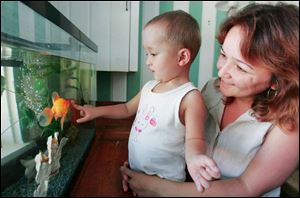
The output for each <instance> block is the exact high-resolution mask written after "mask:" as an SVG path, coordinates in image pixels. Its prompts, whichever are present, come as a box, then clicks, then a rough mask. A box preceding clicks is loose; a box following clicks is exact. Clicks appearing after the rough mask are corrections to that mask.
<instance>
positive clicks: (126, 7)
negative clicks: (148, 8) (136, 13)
mask: <svg viewBox="0 0 300 198" xmlns="http://www.w3.org/2000/svg"><path fill="white" fill-rule="evenodd" d="M126 11H128V1H126Z"/></svg>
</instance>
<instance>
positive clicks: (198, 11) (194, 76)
mask: <svg viewBox="0 0 300 198" xmlns="http://www.w3.org/2000/svg"><path fill="white" fill-rule="evenodd" d="M189 13H190V14H191V15H192V16H193V17H194V18H195V19H196V20H197V22H198V24H199V27H201V17H202V1H191V2H190V10H189ZM200 31H201V28H200ZM199 59H200V50H199V53H198V55H197V56H196V58H195V60H194V62H193V63H192V66H191V68H190V80H191V81H192V82H193V83H194V85H195V86H197V85H198V77H199V75H198V74H199Z"/></svg>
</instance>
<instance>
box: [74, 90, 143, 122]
mask: <svg viewBox="0 0 300 198" xmlns="http://www.w3.org/2000/svg"><path fill="white" fill-rule="evenodd" d="M139 101H140V92H139V93H138V94H137V95H136V96H135V97H133V98H132V99H131V100H130V101H128V102H127V103H123V104H117V105H110V106H100V107H93V106H90V105H85V106H80V105H76V104H74V103H73V104H72V105H73V106H74V107H75V108H76V109H77V110H79V111H80V115H81V116H83V117H82V118H80V119H78V120H77V122H78V123H82V122H86V121H88V120H92V119H95V118H97V117H103V118H113V119H121V118H127V117H130V116H132V115H134V114H135V113H136V111H137V108H138V105H139Z"/></svg>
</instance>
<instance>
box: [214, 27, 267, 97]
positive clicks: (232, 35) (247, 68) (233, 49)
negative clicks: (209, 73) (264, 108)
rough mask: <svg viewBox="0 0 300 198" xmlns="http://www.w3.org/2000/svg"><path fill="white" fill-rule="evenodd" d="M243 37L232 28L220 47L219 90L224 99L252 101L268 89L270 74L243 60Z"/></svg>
mask: <svg viewBox="0 0 300 198" xmlns="http://www.w3.org/2000/svg"><path fill="white" fill-rule="evenodd" d="M243 35H244V34H243V32H242V31H241V28H240V27H239V26H234V27H233V28H231V30H230V31H229V32H228V34H227V36H226V38H225V40H224V43H223V45H222V46H221V51H220V56H219V60H218V63H217V67H218V70H219V72H218V76H219V77H220V80H221V81H220V90H221V92H222V93H223V94H224V96H226V97H235V98H250V99H253V98H254V97H255V95H257V94H258V93H260V92H262V91H264V90H266V89H268V88H269V87H270V82H271V76H272V74H271V72H270V71H268V70H267V69H266V68H265V67H263V66H262V65H251V64H250V63H248V62H247V61H245V60H244V58H243V57H242V55H241V50H240V42H241V40H242V39H243ZM246 39H247V38H246ZM258 62H259V61H258Z"/></svg>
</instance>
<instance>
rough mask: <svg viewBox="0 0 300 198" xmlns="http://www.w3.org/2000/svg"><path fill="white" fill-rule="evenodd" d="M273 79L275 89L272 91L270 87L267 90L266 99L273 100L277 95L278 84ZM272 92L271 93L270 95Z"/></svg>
mask: <svg viewBox="0 0 300 198" xmlns="http://www.w3.org/2000/svg"><path fill="white" fill-rule="evenodd" d="M274 79H275V83H276V86H275V87H276V89H272V88H271V87H270V88H269V90H268V92H267V98H269V99H273V98H275V97H276V96H277V95H278V90H279V82H278V80H277V79H276V78H274ZM272 92H273V93H272Z"/></svg>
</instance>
